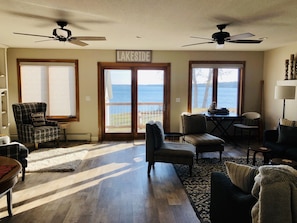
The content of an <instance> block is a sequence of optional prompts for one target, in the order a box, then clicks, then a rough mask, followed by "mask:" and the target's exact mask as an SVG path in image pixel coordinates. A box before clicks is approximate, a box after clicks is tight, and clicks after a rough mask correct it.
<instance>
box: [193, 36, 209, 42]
mask: <svg viewBox="0 0 297 223" xmlns="http://www.w3.org/2000/svg"><path fill="white" fill-rule="evenodd" d="M190 38H195V39H205V40H210V41H212V39H210V38H204V37H198V36H190Z"/></svg>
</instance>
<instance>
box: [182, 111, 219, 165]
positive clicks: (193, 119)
mask: <svg viewBox="0 0 297 223" xmlns="http://www.w3.org/2000/svg"><path fill="white" fill-rule="evenodd" d="M181 120H182V132H183V141H185V142H187V143H190V144H192V145H194V146H195V147H196V160H197V162H198V154H199V153H203V152H215V151H218V152H219V153H220V161H221V160H222V152H223V151H224V143H225V141H224V140H223V139H221V138H219V137H217V136H214V135H211V134H209V133H207V120H206V117H205V115H204V114H191V113H187V112H184V113H182V114H181Z"/></svg>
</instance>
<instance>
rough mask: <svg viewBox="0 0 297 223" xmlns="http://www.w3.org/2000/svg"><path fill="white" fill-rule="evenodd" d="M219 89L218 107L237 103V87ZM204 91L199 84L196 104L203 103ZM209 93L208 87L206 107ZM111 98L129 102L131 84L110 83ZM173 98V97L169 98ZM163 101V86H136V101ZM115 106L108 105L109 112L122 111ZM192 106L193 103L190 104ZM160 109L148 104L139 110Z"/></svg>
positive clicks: (128, 110)
mask: <svg viewBox="0 0 297 223" xmlns="http://www.w3.org/2000/svg"><path fill="white" fill-rule="evenodd" d="M220 89H221V91H220V92H219V97H218V101H219V104H218V107H219V108H221V107H225V108H235V107H236V106H237V105H236V104H237V98H234V95H237V88H236V87H234V86H224V87H221V88H220ZM204 93H205V87H204V86H200V85H199V87H198V106H199V107H201V106H202V103H203V96H204ZM211 94H212V88H209V92H208V95H209V97H208V100H207V101H206V107H207V108H208V107H209V105H210V104H211V102H212V100H211ZM112 95H113V97H112V99H111V100H110V103H114V102H121V103H125V102H126V103H131V86H130V85H112ZM171 100H173V99H171ZM162 101H163V86H162V85H139V86H138V102H139V103H140V102H162ZM116 107H117V106H111V107H110V113H111V114H115V113H120V112H123V109H121V111H118V108H116ZM123 107H125V108H124V111H126V112H131V110H130V109H131V106H128V105H127V106H123ZM192 107H193V105H192ZM160 109H162V108H161V107H160V106H158V105H149V106H141V107H140V108H139V110H145V111H147V110H149V111H154V110H160Z"/></svg>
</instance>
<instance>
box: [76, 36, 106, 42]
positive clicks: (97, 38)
mask: <svg viewBox="0 0 297 223" xmlns="http://www.w3.org/2000/svg"><path fill="white" fill-rule="evenodd" d="M71 40H86V41H97V40H106V38H105V37H104V36H73V37H71Z"/></svg>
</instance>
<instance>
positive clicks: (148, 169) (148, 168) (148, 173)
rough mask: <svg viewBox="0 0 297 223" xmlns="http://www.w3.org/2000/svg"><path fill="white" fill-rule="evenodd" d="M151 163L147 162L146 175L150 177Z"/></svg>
mask: <svg viewBox="0 0 297 223" xmlns="http://www.w3.org/2000/svg"><path fill="white" fill-rule="evenodd" d="M152 165H153V163H151V162H149V163H148V167H147V175H148V176H150V174H151V169H152Z"/></svg>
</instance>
